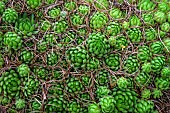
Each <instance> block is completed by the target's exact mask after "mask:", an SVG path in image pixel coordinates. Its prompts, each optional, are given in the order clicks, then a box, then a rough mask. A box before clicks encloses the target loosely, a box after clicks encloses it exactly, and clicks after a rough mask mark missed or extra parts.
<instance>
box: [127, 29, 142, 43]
mask: <svg viewBox="0 0 170 113" xmlns="http://www.w3.org/2000/svg"><path fill="white" fill-rule="evenodd" d="M127 34H128V37H129V39H130V40H131V41H132V42H133V43H134V42H140V41H141V39H142V32H141V30H140V29H139V28H131V29H129V30H128V31H127Z"/></svg>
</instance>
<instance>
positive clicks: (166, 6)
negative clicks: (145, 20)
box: [158, 2, 170, 12]
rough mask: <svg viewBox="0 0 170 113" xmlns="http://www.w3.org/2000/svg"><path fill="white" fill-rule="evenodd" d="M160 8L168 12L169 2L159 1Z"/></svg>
mask: <svg viewBox="0 0 170 113" xmlns="http://www.w3.org/2000/svg"><path fill="white" fill-rule="evenodd" d="M158 10H160V11H162V12H168V11H169V10H170V8H169V5H168V3H166V2H160V3H158Z"/></svg>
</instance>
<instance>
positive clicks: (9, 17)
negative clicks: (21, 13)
mask: <svg viewBox="0 0 170 113" xmlns="http://www.w3.org/2000/svg"><path fill="white" fill-rule="evenodd" d="M17 19H18V13H17V12H16V11H15V9H13V8H7V9H6V10H5V12H3V15H2V20H3V21H4V22H7V23H15V22H16V20H17Z"/></svg>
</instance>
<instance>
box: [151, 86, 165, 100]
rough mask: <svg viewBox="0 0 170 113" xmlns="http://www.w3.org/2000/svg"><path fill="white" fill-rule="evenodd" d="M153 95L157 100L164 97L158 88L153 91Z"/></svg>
mask: <svg viewBox="0 0 170 113" xmlns="http://www.w3.org/2000/svg"><path fill="white" fill-rule="evenodd" d="M152 94H153V98H155V99H156V98H160V97H161V96H162V95H163V93H162V91H161V90H160V89H157V88H155V89H153V92H152Z"/></svg>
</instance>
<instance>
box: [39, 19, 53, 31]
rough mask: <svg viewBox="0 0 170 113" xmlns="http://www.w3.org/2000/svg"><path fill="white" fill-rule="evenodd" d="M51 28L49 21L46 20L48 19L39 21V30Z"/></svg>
mask: <svg viewBox="0 0 170 113" xmlns="http://www.w3.org/2000/svg"><path fill="white" fill-rule="evenodd" d="M50 28H51V23H50V22H49V21H48V20H44V21H42V22H41V28H40V29H41V30H42V31H43V32H44V31H47V30H49V29H50Z"/></svg>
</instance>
